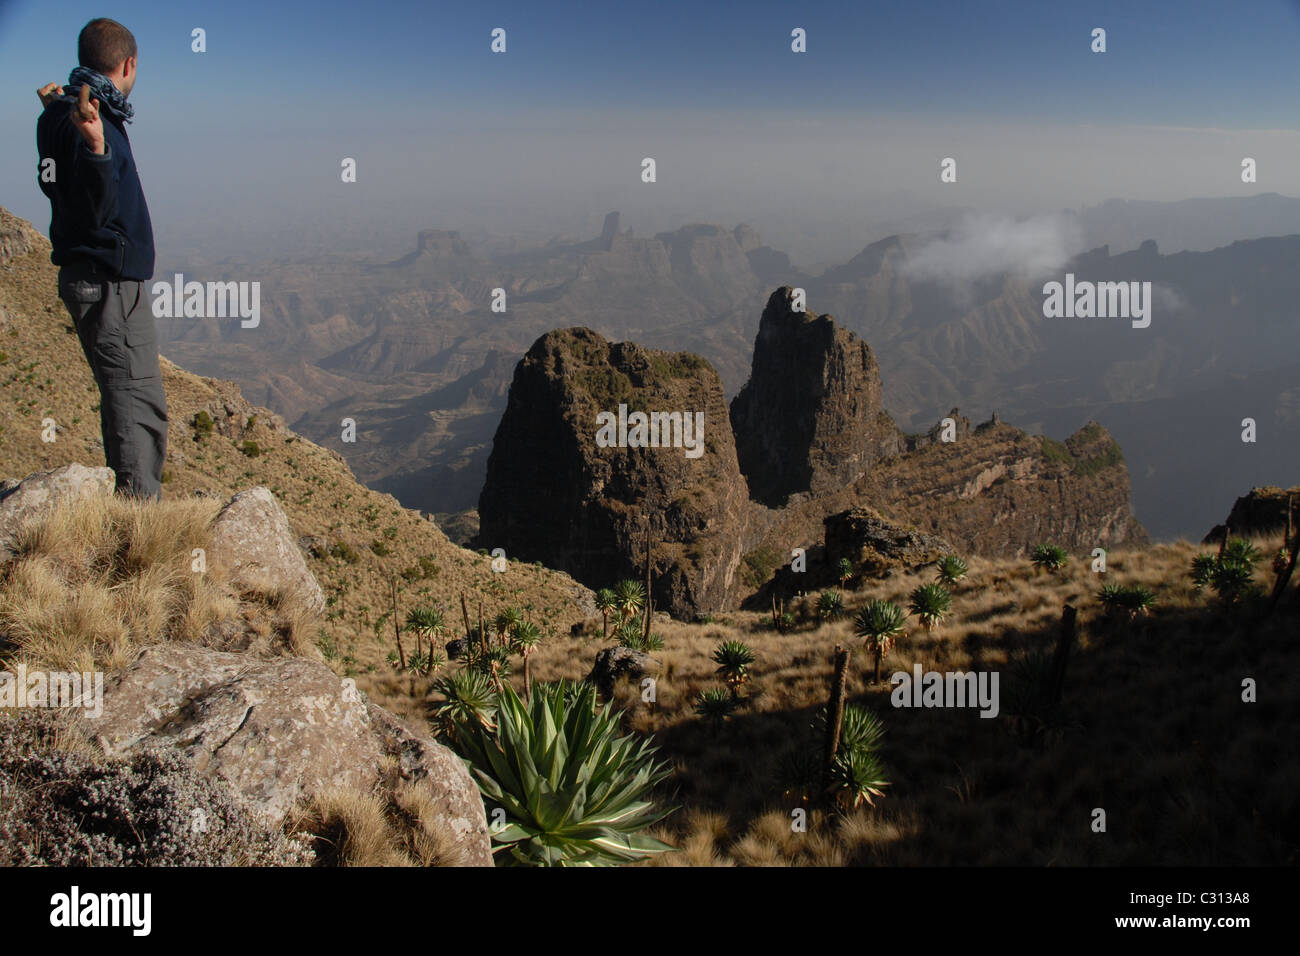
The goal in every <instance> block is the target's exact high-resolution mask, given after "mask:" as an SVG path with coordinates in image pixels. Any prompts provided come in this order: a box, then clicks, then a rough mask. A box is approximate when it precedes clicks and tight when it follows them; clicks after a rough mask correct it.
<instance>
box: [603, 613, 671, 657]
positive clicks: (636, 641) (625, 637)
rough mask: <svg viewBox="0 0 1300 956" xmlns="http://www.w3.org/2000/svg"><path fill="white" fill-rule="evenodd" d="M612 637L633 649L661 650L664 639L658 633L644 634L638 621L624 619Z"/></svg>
mask: <svg viewBox="0 0 1300 956" xmlns="http://www.w3.org/2000/svg"><path fill="white" fill-rule="evenodd" d="M614 638H615V640H617V641H618V643H619V644H620V645H621V646H623V647H630V648H631V649H632V650H634V651H646V652H649V651H659V650H663V646H664V639H663V638H662V637H660V636H659V635H658V634H655V633H653V632H652V633H651V634H649V635H648V636H647V635H645V634H644V633H643V631H642V628H641V622H640V621H635V620H634V621H624V622H623V623H622V624H620V625H619V626H618V628H617V629H616V630H615V631H614Z"/></svg>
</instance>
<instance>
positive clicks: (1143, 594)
mask: <svg viewBox="0 0 1300 956" xmlns="http://www.w3.org/2000/svg"><path fill="white" fill-rule="evenodd" d="M1097 598H1098V600H1100V601H1101V604H1102V606H1103V607H1104V608H1105V610H1106V613H1107V614H1108V615H1109V616H1111V617H1115V618H1123V619H1125V620H1129V621H1131V620H1133V619H1134V618H1138V617H1141V616H1143V615H1145V614H1149V613H1150V612H1151V609H1152V608H1153V607H1155V603H1156V593H1155V591H1152V590H1151V589H1150V588H1148V587H1145V586H1143V585H1141V584H1130V585H1123V586H1122V585H1118V584H1107V585H1105V586H1104V587H1102V589H1101V590H1100V591H1098V592H1097Z"/></svg>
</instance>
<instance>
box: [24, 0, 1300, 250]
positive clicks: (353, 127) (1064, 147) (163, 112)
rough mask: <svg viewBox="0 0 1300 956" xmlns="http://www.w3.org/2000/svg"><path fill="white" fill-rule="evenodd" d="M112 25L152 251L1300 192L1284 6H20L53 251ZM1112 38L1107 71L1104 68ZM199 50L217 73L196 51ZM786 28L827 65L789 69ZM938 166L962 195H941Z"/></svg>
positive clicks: (830, 234) (816, 244)
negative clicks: (54, 130) (52, 118)
mask: <svg viewBox="0 0 1300 956" xmlns="http://www.w3.org/2000/svg"><path fill="white" fill-rule="evenodd" d="M674 10H676V11H678V13H679V14H680V15H679V16H673V15H670V13H671V11H674ZM728 11H731V12H728ZM103 13H110V14H112V15H113V16H114V17H115V18H116V19H119V20H121V21H122V22H123V23H125V24H126V25H127V26H128V27H129V28H130V29H132V31H133V32H134V33H135V35H136V37H137V40H138V42H139V45H140V78H139V81H138V83H137V86H136V88H135V90H134V91H133V93H132V97H131V101H132V103H133V104H134V105H135V107H136V111H137V112H136V120H135V122H134V123H133V124H131V125H130V126H129V127H128V130H129V133H130V135H131V137H132V141H133V145H134V147H135V153H136V158H137V163H138V165H139V168H140V170H141V176H142V180H143V182H144V184H145V188H146V192H147V195H148V197H149V202H150V209H151V212H152V214H153V220H154V226H155V231H156V234H157V240H158V248H159V251H160V255H161V256H166V255H169V254H188V255H192V254H202V255H204V256H210V257H213V258H221V257H224V256H229V255H241V256H244V257H252V258H264V257H275V256H278V255H289V256H296V255H304V254H319V253H323V252H346V251H357V250H374V251H375V252H376V253H378V254H392V253H394V252H400V251H404V250H406V249H408V248H410V246H411V244H412V243H413V241H414V234H415V232H417V231H418V230H420V229H458V230H461V231H462V232H464V233H465V234H466V235H468V236H474V237H482V236H487V235H494V236H505V235H516V236H520V237H524V238H530V239H545V238H548V237H550V236H553V235H566V236H573V237H588V236H591V235H594V234H595V233H596V232H597V231H598V230H599V227H600V223H601V220H602V219H603V217H604V215H605V213H607V212H609V211H610V210H619V211H620V212H622V213H623V216H624V225H625V227H626V226H629V225H630V226H632V227H633V228H634V229H635V230H636V232H637V234H638V235H652V234H653V233H655V232H657V231H662V230H665V229H672V228H676V227H677V226H680V225H682V224H684V223H688V222H716V223H720V224H724V225H728V226H733V225H735V224H737V223H740V222H746V223H749V224H750V225H752V226H754V227H755V228H756V229H757V230H758V231H759V232H760V234H761V235H762V236H763V238H764V239H765V241H767V242H768V243H769V244H771V245H772V246H773V247H775V248H778V249H781V250H783V251H786V252H788V253H790V255H791V257H792V258H793V259H794V261H795V262H796V263H798V264H800V265H810V266H812V265H818V264H824V263H826V262H830V261H835V260H843V259H847V258H849V257H851V256H852V255H854V254H856V253H857V252H858V251H860V250H861V248H862V246H863V245H865V244H866V243H867V242H868V241H871V240H872V239H875V238H880V236H881V235H883V234H884V232H885V231H886V230H887V228H888V227H889V226H890V225H891V224H894V223H897V222H904V223H905V222H908V221H913V220H916V219H918V218H920V219H924V218H926V217H930V216H934V215H940V216H942V214H943V213H942V211H943V210H956V209H960V210H972V211H975V212H977V213H983V214H986V215H987V214H994V215H997V216H1000V217H1018V216H1043V215H1051V214H1056V213H1059V212H1060V211H1061V210H1062V209H1075V210H1077V209H1079V208H1081V207H1083V206H1088V205H1096V204H1098V203H1100V202H1103V201H1105V200H1107V199H1112V198H1120V199H1142V200H1166V201H1168V200H1179V199H1188V198H1202V197H1231V196H1247V195H1256V194H1259V193H1268V192H1276V193H1281V194H1283V195H1288V196H1300V165H1298V164H1295V163H1294V162H1292V161H1291V160H1292V158H1293V157H1294V156H1295V155H1297V154H1298V153H1300V129H1297V128H1296V125H1295V123H1294V113H1293V111H1292V110H1291V109H1290V107H1289V105H1287V101H1285V100H1284V99H1283V97H1284V91H1286V90H1289V89H1294V88H1296V85H1297V81H1298V80H1300V65H1298V64H1297V63H1296V61H1295V58H1294V56H1293V55H1292V54H1291V52H1290V51H1292V50H1293V49H1294V48H1295V45H1296V41H1297V40H1300V7H1298V6H1297V5H1296V4H1294V3H1289V2H1288V3H1284V2H1280V0H1276V2H1260V3H1258V4H1252V5H1251V6H1250V15H1249V16H1242V17H1240V18H1238V19H1226V20H1225V18H1224V17H1223V15H1222V13H1221V11H1220V10H1219V9H1217V8H1216V5H1214V4H1210V3H1193V4H1167V3H1160V4H1152V5H1149V6H1147V7H1145V8H1143V9H1141V10H1130V9H1128V5H1126V4H1119V3H1099V4H1090V5H1088V6H1087V7H1086V8H1083V9H1075V10H1070V11H1049V10H1043V9H1041V8H1039V7H1038V6H1036V5H1033V4H1027V3H1018V2H1016V3H1001V4H992V5H984V6H981V7H980V8H979V9H978V10H974V9H967V8H966V7H965V6H963V5H961V4H955V3H946V2H945V3H935V4H928V5H925V6H920V7H913V6H909V5H906V4H887V5H884V6H883V7H881V6H877V7H874V8H872V9H870V10H837V9H835V7H834V5H830V4H824V3H823V4H814V5H812V6H811V7H800V8H799V9H797V10H791V9H788V8H786V7H785V6H784V5H781V4H770V3H760V4H755V5H747V6H745V7H743V8H742V7H733V6H731V5H726V4H723V5H719V6H718V7H714V8H710V9H701V8H698V7H696V6H690V7H687V6H685V5H680V4H670V5H667V6H665V7H657V8H656V9H655V10H654V11H652V12H649V13H642V12H639V11H638V12H633V11H601V12H590V11H582V10H579V9H577V8H574V7H573V6H572V5H566V4H552V5H548V6H547V7H545V8H544V9H534V8H531V7H528V6H526V5H517V4H500V5H494V6H493V7H491V8H488V9H480V8H476V7H475V6H474V5H470V4H457V5H450V6H446V7H443V8H440V10H439V11H438V13H437V14H436V15H435V14H434V13H433V12H431V11H429V10H427V9H425V8H422V7H420V6H419V5H417V4H413V3H404V2H391V0H390V2H384V3H378V4H372V5H369V6H368V7H367V8H366V11H365V14H364V15H359V14H357V13H356V12H354V11H353V10H352V9H351V8H350V7H346V6H344V5H342V4H337V3H324V4H314V5H312V6H311V7H307V6H305V5H302V4H296V5H290V7H289V8H287V9H285V8H280V7H277V8H276V9H275V10H270V9H267V8H266V7H265V6H264V5H258V4H252V3H247V2H235V3H232V4H229V5H226V6H224V7H222V8H220V9H218V8H212V7H210V6H206V5H196V4H179V5H175V6H169V7H167V8H165V9H162V10H158V9H155V8H153V7H151V6H150V5H147V4H142V3H139V2H123V3H120V4H118V5H117V6H116V7H115V8H114V9H113V10H109V11H104V10H103V9H102V8H101V7H99V6H97V5H92V4H86V3H72V4H67V5H64V6H61V7H60V8H59V9H58V10H56V11H55V10H50V9H49V8H48V7H44V6H42V5H39V4H34V3H27V2H16V0H14V2H7V3H0V78H3V82H0V123H2V124H3V126H4V128H6V129H8V130H10V131H11V135H10V136H8V137H6V147H5V148H4V150H3V151H0V181H3V182H4V183H5V189H4V192H3V195H0V204H3V205H5V206H6V207H7V208H9V209H11V210H13V211H14V212H15V213H17V214H19V215H22V216H24V217H26V218H29V219H32V221H34V222H35V223H37V225H38V226H40V227H41V228H42V229H44V228H45V227H46V226H47V225H48V204H47V202H46V200H45V199H44V197H43V196H42V195H41V194H40V192H39V191H38V189H37V187H36V181H35V161H36V156H35V144H34V127H35V119H36V115H37V112H38V109H39V108H38V104H37V103H36V98H35V95H34V90H35V89H36V87H37V86H39V85H41V84H42V83H44V82H47V81H50V80H55V81H59V82H63V81H65V80H66V77H67V71H68V70H69V68H70V67H71V66H72V65H73V60H74V57H73V53H74V52H75V40H76V34H77V31H78V30H79V29H80V27H81V26H82V25H83V24H84V23H85V22H86V21H87V20H88V19H90V18H91V17H92V16H95V15H102V14H103ZM498 26H500V27H503V28H505V29H506V30H507V50H506V52H505V53H503V54H494V53H492V52H490V50H489V44H490V42H491V36H490V33H491V30H492V29H493V28H494V27H498ZM1094 26H1100V27H1103V28H1105V29H1106V30H1107V46H1108V51H1107V52H1106V53H1092V52H1091V51H1090V49H1089V45H1090V42H1091V41H1090V31H1091V29H1092V28H1093V27H1094ZM194 27H202V28H203V29H204V30H206V31H207V32H206V42H207V52H204V53H194V52H191V49H190V45H191V37H190V31H191V30H192V29H193V28H194ZM794 27H801V28H803V29H805V30H806V31H807V44H808V52H807V53H804V54H795V53H792V52H791V50H790V42H791V38H790V31H791V29H793V28H794ZM618 36H627V37H628V38H629V42H628V44H627V45H625V46H623V45H620V44H618V43H617V42H614V41H613V40H612V39H611V37H618ZM1207 36H1209V37H1213V40H1214V44H1215V45H1214V47H1213V48H1210V47H1208V46H1207V43H1206V37H1207ZM1271 52H1275V53H1276V54H1277V55H1276V56H1273V55H1271ZM322 59H323V60H324V61H325V64H326V65H325V66H323V67H322V65H321V60H322ZM1211 65H1212V66H1213V69H1210V68H1209V67H1210V66H1211ZM647 156H649V157H653V158H654V159H655V161H656V165H657V170H656V172H657V182H655V183H643V182H641V175H640V174H641V161H642V159H643V158H644V157H647ZM1245 156H1249V157H1252V158H1253V159H1255V160H1256V162H1257V164H1258V180H1257V182H1255V183H1243V182H1242V181H1241V176H1240V162H1241V159H1242V157H1245ZM345 157H346V158H352V159H355V160H356V162H357V181H356V182H354V183H344V182H342V180H341V177H340V170H341V162H342V160H343V159H344V158H345ZM945 157H953V158H955V159H956V161H957V171H958V176H957V181H956V182H955V183H941V182H940V180H939V164H940V161H941V160H942V159H944V158H945ZM1241 238H1251V237H1246V236H1243V237H1241Z"/></svg>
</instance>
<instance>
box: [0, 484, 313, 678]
mask: <svg viewBox="0 0 1300 956" xmlns="http://www.w3.org/2000/svg"><path fill="white" fill-rule="evenodd" d="M217 508H218V504H217V503H216V502H213V501H209V500H203V499H185V500H180V501H164V502H160V503H145V502H140V501H137V500H134V499H130V498H124V497H120V496H117V495H100V496H94V497H89V498H84V499H81V500H79V501H76V502H72V503H68V502H63V503H60V504H58V505H56V506H55V507H54V508H52V509H51V510H50V511H49V512H48V513H47V514H46V515H45V516H43V517H42V518H41V519H39V520H36V521H31V522H28V524H27V525H26V526H25V527H24V528H23V529H22V530H21V531H20V532H19V534H18V536H17V538H16V540H15V542H14V550H15V551H16V552H17V556H16V557H15V558H14V559H13V560H12V561H9V562H6V563H5V565H4V566H3V568H2V569H0V633H3V634H4V635H5V636H6V642H7V646H6V647H5V648H4V656H5V658H6V659H8V660H10V661H11V662H12V663H15V664H16V663H26V664H27V665H28V666H32V667H45V668H52V669H59V670H78V671H85V670H93V669H97V668H103V669H106V670H109V671H115V670H119V669H121V668H122V667H125V666H126V665H127V664H128V663H130V661H131V660H132V659H134V657H135V655H136V653H137V652H138V651H139V650H140V649H141V648H142V647H145V646H147V645H149V644H151V643H154V642H157V641H187V642H202V643H207V644H211V645H213V646H216V647H219V648H220V649H248V648H250V646H252V647H253V649H257V650H263V651H265V652H266V653H277V652H280V653H282V652H284V651H288V652H289V653H294V654H302V655H317V654H318V652H317V651H316V648H315V645H314V643H313V641H312V636H313V635H314V634H315V632H316V627H317V625H318V619H319V615H317V614H316V613H315V612H314V611H312V610H311V608H310V607H309V606H307V605H306V604H305V603H304V602H303V601H302V600H300V599H298V598H297V597H296V596H294V595H290V594H283V593H280V592H278V591H276V590H275V589H272V588H269V587H268V588H263V589H252V590H249V589H243V590H241V591H236V590H235V589H234V588H232V587H231V585H230V584H229V582H228V577H227V576H226V575H225V574H224V573H223V571H222V569H220V568H209V569H208V571H207V572H206V573H196V572H195V571H193V570H192V561H193V558H192V552H193V549H195V548H204V549H205V550H206V549H208V548H210V547H211V537H210V534H209V525H210V523H211V521H212V519H213V518H214V517H215V515H216V512H217ZM223 622H234V624H235V626H234V627H233V628H229V627H228V628H226V629H220V628H217V627H216V626H217V625H221V624H222V623H223ZM259 637H260V638H262V639H263V640H262V642H261V644H260V646H256V645H257V642H256V638H259Z"/></svg>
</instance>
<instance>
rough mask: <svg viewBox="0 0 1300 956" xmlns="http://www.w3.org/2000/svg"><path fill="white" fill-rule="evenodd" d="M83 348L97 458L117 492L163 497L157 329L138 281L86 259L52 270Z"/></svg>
mask: <svg viewBox="0 0 1300 956" xmlns="http://www.w3.org/2000/svg"><path fill="white" fill-rule="evenodd" d="M59 298H61V299H62V300H63V304H64V305H66V306H67V307H68V312H69V313H70V314H71V315H72V321H73V324H74V325H76V327H77V336H78V338H80V339H81V348H82V351H83V352H85V353H86V361H87V362H89V363H90V369H91V371H92V372H93V373H94V375H95V383H96V384H97V385H98V386H99V422H100V428H101V429H102V431H103V435H104V458H105V459H106V460H107V463H108V467H109V468H112V469H113V471H114V472H115V473H116V474H117V488H116V489H115V490H116V491H117V493H118V494H123V495H133V496H136V497H142V498H154V499H158V498H161V497H162V469H163V461H164V460H165V459H166V457H167V399H166V396H164V395H163V387H162V372H161V370H160V369H159V367H158V331H157V329H156V328H155V327H154V319H153V313H152V312H151V311H150V308H149V299H148V297H147V296H145V294H144V283H142V282H136V281H134V280H132V279H118V278H115V277H114V276H112V275H111V274H109V273H108V272H106V271H105V270H104V268H103V267H102V266H99V265H96V264H94V263H90V262H82V263H77V264H75V265H66V266H64V267H63V268H61V269H60V270H59Z"/></svg>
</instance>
